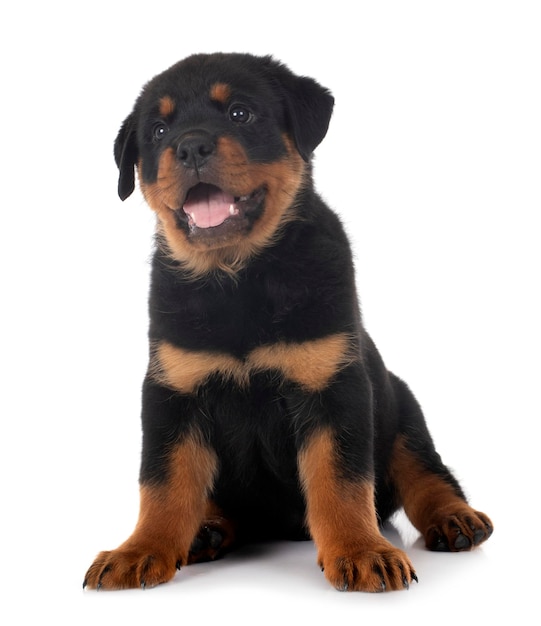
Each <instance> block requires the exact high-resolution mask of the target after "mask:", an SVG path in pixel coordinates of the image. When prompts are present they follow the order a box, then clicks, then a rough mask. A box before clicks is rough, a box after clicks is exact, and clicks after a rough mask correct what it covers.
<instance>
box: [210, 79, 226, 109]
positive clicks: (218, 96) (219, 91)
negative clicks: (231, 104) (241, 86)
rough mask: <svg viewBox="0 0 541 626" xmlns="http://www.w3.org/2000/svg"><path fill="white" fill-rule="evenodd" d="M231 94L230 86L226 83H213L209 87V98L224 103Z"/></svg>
mask: <svg viewBox="0 0 541 626" xmlns="http://www.w3.org/2000/svg"><path fill="white" fill-rule="evenodd" d="M230 96H231V87H229V85H227V84H226V83H214V85H212V87H211V88H210V99H211V100H216V101H217V102H221V103H222V104H225V103H226V102H227V100H229V97H230Z"/></svg>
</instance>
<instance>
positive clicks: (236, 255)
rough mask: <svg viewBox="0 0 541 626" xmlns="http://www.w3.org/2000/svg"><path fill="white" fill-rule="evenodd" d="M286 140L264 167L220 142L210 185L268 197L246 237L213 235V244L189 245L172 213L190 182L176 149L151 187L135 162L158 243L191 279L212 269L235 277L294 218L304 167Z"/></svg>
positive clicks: (162, 163) (235, 147)
mask: <svg viewBox="0 0 541 626" xmlns="http://www.w3.org/2000/svg"><path fill="white" fill-rule="evenodd" d="M285 142H286V147H287V154H286V156H285V157H284V158H282V159H281V160H280V161H278V162H275V163H267V164H263V163H251V162H250V161H249V160H248V158H247V156H246V154H245V152H244V150H243V149H242V147H241V146H240V145H239V144H238V143H237V142H236V141H235V140H233V139H231V138H226V137H220V138H219V139H218V143H217V149H216V153H217V156H216V158H215V159H214V161H213V165H212V166H208V169H209V172H210V174H211V175H212V180H213V183H214V184H216V185H218V186H219V187H221V188H222V189H224V190H226V191H228V192H229V193H231V194H232V195H234V196H244V195H248V194H251V193H252V192H253V191H255V190H256V189H259V188H261V187H265V189H266V199H265V210H264V213H263V215H262V216H261V217H260V218H259V219H258V220H257V221H256V223H255V224H254V226H253V228H252V230H251V231H250V232H249V233H248V234H243V233H239V234H238V235H231V236H230V237H228V238H227V240H222V239H220V238H218V237H216V239H215V240H213V241H212V242H211V243H210V242H196V241H191V240H190V238H189V237H188V236H187V235H186V234H185V233H184V232H183V231H182V230H181V229H179V228H178V226H177V224H176V221H175V217H174V211H175V210H178V209H181V204H182V202H183V200H184V196H185V194H186V192H187V187H188V186H189V184H188V183H186V182H185V181H184V177H185V176H186V172H185V170H184V168H182V167H180V166H179V164H178V161H177V159H176V156H175V153H174V150H173V149H172V148H168V149H167V150H164V152H163V154H162V156H161V158H160V162H159V167H158V176H157V180H156V182H155V183H152V184H147V183H145V182H144V181H143V178H142V176H141V163H139V166H138V167H139V180H140V187H141V191H142V193H143V195H144V197H145V200H146V201H147V203H148V204H149V206H150V207H151V208H152V209H153V210H154V211H155V212H156V214H157V216H158V227H157V231H158V241H159V242H161V244H162V245H163V246H164V247H165V249H166V251H167V252H168V254H169V255H170V256H171V257H172V258H173V259H174V260H176V261H179V262H180V263H181V264H182V266H183V269H184V270H185V271H186V272H188V273H189V274H191V275H192V276H193V277H194V278H197V277H201V276H205V275H207V274H208V273H209V272H213V271H216V270H222V271H225V272H227V273H229V274H231V275H234V274H235V273H236V272H237V271H238V270H239V269H241V268H242V267H244V265H245V264H246V262H247V261H248V260H249V259H250V258H251V257H252V256H254V255H255V254H257V253H258V252H259V251H260V250H262V249H263V248H265V247H266V246H268V245H270V244H271V243H272V242H273V241H275V240H276V239H277V238H279V237H280V234H281V229H282V228H283V226H284V225H285V224H287V222H288V221H290V220H293V219H295V207H294V206H292V205H293V199H294V197H295V195H296V194H297V192H298V190H299V189H300V188H301V186H302V185H303V184H304V176H305V163H304V161H303V160H302V158H301V156H300V155H299V153H298V152H297V151H296V150H295V148H294V147H293V144H292V142H291V141H290V140H289V139H288V138H287V137H286V138H285ZM210 174H209V175H210ZM190 184H193V180H191V183H190Z"/></svg>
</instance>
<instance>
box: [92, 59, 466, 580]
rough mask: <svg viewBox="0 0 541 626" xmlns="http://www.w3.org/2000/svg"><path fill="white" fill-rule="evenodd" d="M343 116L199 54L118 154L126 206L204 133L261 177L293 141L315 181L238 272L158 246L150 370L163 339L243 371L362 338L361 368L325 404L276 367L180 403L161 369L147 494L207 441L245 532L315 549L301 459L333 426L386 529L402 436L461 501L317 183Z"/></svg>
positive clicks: (132, 128)
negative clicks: (195, 436) (320, 162)
mask: <svg viewBox="0 0 541 626" xmlns="http://www.w3.org/2000/svg"><path fill="white" fill-rule="evenodd" d="M215 83H224V84H226V85H228V86H232V89H233V92H234V96H232V100H233V101H234V102H241V103H243V104H246V105H248V106H249V107H250V110H251V111H255V120H256V121H254V123H251V124H240V125H239V124H237V125H232V123H231V119H230V118H228V116H227V109H226V108H224V106H222V105H221V104H220V103H216V102H213V101H211V100H210V99H209V96H208V94H209V89H210V87H211V86H212V85H213V84H215ZM171 94H172V95H173V96H174V101H175V107H176V108H175V111H174V113H172V114H171V115H170V118H169V119H168V120H167V124H168V126H167V136H166V138H165V139H164V140H160V141H157V140H156V138H155V137H154V136H153V132H154V131H155V128H156V124H157V123H158V124H159V123H162V122H163V121H160V120H161V118H160V114H159V111H158V108H159V102H160V99H161V98H163V97H164V96H170V95H171ZM332 107H333V98H332V96H331V94H330V93H329V92H328V91H327V90H326V89H324V88H322V87H321V86H320V85H318V84H317V83H316V82H315V81H314V80H312V79H310V78H304V77H298V76H295V75H294V74H293V73H291V72H290V71H289V70H288V69H287V68H286V67H285V66H283V65H281V64H279V63H277V62H276V61H274V60H273V59H272V58H271V57H262V58H259V57H254V56H251V55H242V54H232V55H223V54H215V55H195V56H193V57H190V58H188V59H186V60H184V61H182V62H181V63H179V64H177V65H175V66H173V67H172V68H170V69H169V70H167V71H166V72H165V73H163V74H161V75H159V76H157V77H156V78H154V79H153V80H151V81H150V82H149V83H148V84H147V85H146V87H145V88H144V90H143V92H142V94H141V96H140V97H139V99H138V100H137V102H136V104H135V107H134V111H133V112H132V113H131V114H130V115H129V116H128V118H127V119H126V121H125V122H124V124H123V126H122V128H121V130H120V132H119V134H118V137H117V140H116V143H115V159H116V162H117V165H118V167H119V170H120V179H119V195H120V197H121V198H122V199H125V198H126V197H128V196H129V195H130V193H131V192H132V191H133V189H134V184H135V178H134V167H135V166H136V165H137V164H138V163H140V169H139V175H140V176H141V179H142V183H143V184H148V185H152V184H154V183H155V182H156V181H157V178H158V166H159V162H160V158H161V156H162V155H163V154H164V151H165V150H166V149H170V148H173V150H177V151H178V149H177V147H176V146H177V145H178V143H179V141H180V138H181V137H182V136H183V134H185V133H186V132H188V131H189V132H195V131H194V129H196V131H197V132H200V133H205V136H207V135H208V136H212V137H222V136H225V137H230V138H233V139H234V141H236V142H238V145H240V146H241V147H242V148H243V149H244V150H245V152H246V154H247V155H248V158H249V160H250V162H251V163H254V164H257V165H258V166H260V165H263V166H264V165H265V164H273V163H276V162H279V161H280V159H282V158H283V157H284V155H285V154H286V152H287V147H286V144H285V143H284V142H285V140H284V137H289V138H291V139H292V140H293V142H294V144H295V146H296V150H297V151H298V153H299V154H300V155H301V157H302V159H303V160H304V161H305V162H307V163H308V167H307V170H306V174H305V180H304V183H303V184H302V185H301V186H300V187H299V189H298V191H297V192H296V196H295V197H293V198H291V199H290V204H291V208H290V209H288V210H291V211H294V214H295V218H294V219H292V220H289V221H287V220H286V221H285V222H284V223H283V225H282V227H281V230H280V233H279V235H278V236H276V237H275V238H274V239H273V240H272V241H270V242H269V243H268V244H267V245H265V246H263V247H262V248H261V249H260V250H258V251H257V253H256V254H253V255H252V257H251V258H250V259H248V260H247V262H246V263H244V264H243V265H242V267H239V268H237V269H236V271H235V272H234V273H233V275H232V274H231V273H227V272H224V271H222V270H220V269H216V270H215V271H211V272H208V273H206V274H204V275H197V276H194V275H193V272H187V271H185V270H184V269H183V263H182V261H179V260H178V259H174V258H172V255H171V251H170V248H169V247H168V246H167V245H162V243H163V242H161V240H160V239H159V240H158V243H157V246H156V250H155V253H154V258H153V262H152V277H151V291H150V300H149V314H150V327H149V339H150V345H151V358H152V350H153V349H154V346H156V345H159V344H160V342H164V341H165V342H167V343H168V344H171V345H173V346H177V347H179V348H182V349H185V350H189V351H192V352H194V353H197V352H205V353H216V354H217V355H220V354H221V355H223V354H226V355H230V356H231V357H234V358H235V359H237V360H238V361H239V362H243V360H245V359H246V358H247V357H248V355H249V354H250V353H251V352H252V351H253V350H255V349H257V348H258V347H259V346H262V345H264V346H266V345H276V344H278V343H282V344H286V345H289V344H303V343H304V342H312V341H315V340H319V339H323V338H326V337H329V336H332V335H336V334H339V333H342V334H346V335H347V336H348V337H349V338H350V342H351V347H352V350H353V351H354V354H355V358H354V359H352V360H351V362H350V363H349V364H347V365H346V366H344V367H342V368H340V369H339V370H337V371H336V373H335V374H334V375H333V376H332V378H331V380H330V381H329V383H328V384H327V385H325V387H324V388H322V389H317V390H315V391H307V390H306V389H305V388H303V387H302V385H299V384H298V383H297V382H295V381H293V380H289V379H288V378H287V376H284V375H282V374H281V373H280V371H278V370H274V369H269V370H268V371H257V372H253V373H251V375H250V377H249V382H248V384H246V385H239V384H236V382H235V381H232V380H230V379H227V378H224V377H223V376H221V375H219V374H217V373H214V374H212V375H210V376H209V378H208V379H207V380H206V381H205V382H204V383H203V384H201V385H198V386H197V389H196V390H195V391H193V392H192V393H180V392H178V391H175V390H174V389H172V388H170V387H169V386H167V385H164V384H162V383H160V382H159V381H157V380H156V377H155V376H154V375H153V374H152V371H149V375H148V376H147V378H146V379H145V382H144V386H143V411H142V422H143V452H142V463H141V472H140V480H141V484H142V485H150V486H157V487H159V486H160V485H166V484H167V483H168V480H169V474H168V471H169V470H168V468H169V465H168V463H169V456H168V450H171V449H172V448H173V447H174V446H175V445H176V444H178V443H179V442H182V441H183V440H184V439H185V437H186V436H187V435H189V433H191V432H193V431H194V429H196V430H197V432H199V433H200V434H201V436H202V437H203V440H204V442H205V445H206V446H208V447H209V449H212V450H214V451H215V452H216V454H217V457H218V460H219V469H218V475H217V478H216V480H215V483H214V486H213V490H212V493H211V498H212V499H213V501H214V502H216V504H217V505H219V507H220V508H221V509H222V510H223V511H224V513H225V515H226V516H227V517H228V518H231V519H234V520H235V522H236V523H237V524H238V528H239V537H240V538H241V539H244V540H257V539H269V538H284V537H287V538H303V537H304V538H307V537H308V536H309V532H308V529H307V527H306V522H305V516H306V511H305V498H304V495H303V490H302V488H301V484H300V479H299V474H298V465H297V457H298V454H299V451H301V450H303V448H304V446H305V445H306V442H307V441H308V439H309V437H310V436H311V435H312V434H313V433H314V432H316V431H318V430H319V429H322V428H326V429H330V431H331V432H332V433H333V438H334V445H335V450H336V459H335V462H336V467H337V472H338V477H339V480H340V481H343V482H344V483H351V484H356V483H359V482H362V481H373V482H374V484H375V493H376V508H377V513H378V517H379V520H380V521H382V520H384V519H386V518H388V517H389V516H390V515H391V514H393V513H394V512H395V511H396V510H397V508H398V507H400V506H401V505H402V502H401V499H400V496H399V493H398V491H397V488H396V485H395V484H394V483H393V480H392V479H391V473H390V464H391V457H392V454H393V446H394V444H395V442H396V441H397V439H399V438H400V439H402V440H403V441H404V442H405V445H406V447H407V449H408V450H409V452H410V453H411V455H412V458H413V459H416V460H417V461H418V462H419V466H420V467H422V468H424V471H426V472H427V473H428V474H430V475H433V476H437V477H439V478H441V479H442V480H443V482H444V483H446V484H448V485H450V486H451V487H452V490H453V492H454V494H456V496H457V497H458V498H460V499H464V494H463V492H462V490H461V488H460V486H459V484H458V483H457V481H456V479H455V478H454V477H453V476H452V474H451V473H450V471H449V470H448V469H447V467H446V466H445V465H443V463H442V461H441V459H440V457H439V455H438V454H437V452H436V450H435V448H434V445H433V442H432V439H431V437H430V435H429V432H428V429H427V427H426V425H425V421H424V418H423V415H422V412H421V409H420V407H419V405H418V403H417V402H416V400H415V398H414V397H413V395H412V394H411V392H410V391H409V389H408V387H407V386H406V384H405V383H404V382H402V381H401V380H400V379H398V378H397V377H396V376H394V375H393V374H391V373H390V372H388V371H387V369H386V367H385V365H384V363H383V361H382V359H381V357H380V355H379V353H378V351H377V349H376V347H375V345H374V343H373V342H372V341H371V339H370V337H369V336H368V334H367V333H366V331H365V329H364V327H363V325H362V322H361V315H360V310H359V305H358V300H357V294H356V290H355V277H354V269H353V262H352V256H351V251H350V246H349V243H348V239H347V237H346V234H345V232H344V229H343V227H342V224H341V222H340V220H339V219H338V217H337V216H336V214H335V213H334V212H333V211H331V210H330V209H329V207H328V206H327V205H326V204H325V203H324V202H323V201H322V199H321V198H320V197H319V195H318V194H317V193H316V192H315V190H314V187H313V185H312V180H311V172H310V167H309V162H310V158H311V154H312V152H313V150H314V149H315V148H316V146H317V145H318V144H319V143H320V141H321V140H322V139H323V137H324V136H325V134H326V132H327V128H328V124H329V120H330V117H331V112H332ZM162 117H163V116H162ZM202 169H204V168H202ZM198 174H199V173H198ZM261 210H262V209H261ZM179 215H180V216H179V218H178V219H179V222H178V224H177V225H178V228H179V229H184V230H185V231H186V233H187V236H188V237H189V233H190V230H189V227H188V226H187V224H186V220H185V216H184V215H183V214H182V213H181V212H180V213H179ZM258 218H259V217H258V216H257V217H255V218H254V221H257V219H258ZM252 227H253V225H250V226H249V227H247V232H246V237H250V236H251V228H252ZM306 367H307V368H309V367H310V363H306ZM104 571H108V570H107V568H105V569H104ZM103 575H104V574H103V573H102V574H101V576H102V577H103ZM412 577H413V578H414V574H412ZM100 581H101V578H100ZM100 584H101V582H100ZM98 586H99V585H98Z"/></svg>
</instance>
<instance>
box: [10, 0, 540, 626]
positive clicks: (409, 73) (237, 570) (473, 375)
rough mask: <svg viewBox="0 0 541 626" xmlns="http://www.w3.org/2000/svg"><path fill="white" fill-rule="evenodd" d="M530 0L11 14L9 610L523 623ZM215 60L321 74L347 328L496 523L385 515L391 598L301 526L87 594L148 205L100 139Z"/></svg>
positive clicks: (109, 482) (135, 308) (125, 496)
mask: <svg viewBox="0 0 541 626" xmlns="http://www.w3.org/2000/svg"><path fill="white" fill-rule="evenodd" d="M538 7H539V3H537V2H533V1H532V2H526V1H521V0H512V1H508V2H503V1H499V0H490V1H487V2H480V1H477V0H467V1H461V0H458V1H457V0H454V1H453V2H438V1H436V0H427V1H425V2H421V1H411V2H410V1H408V2H406V1H397V2H387V1H385V0H379V1H373V2H363V1H360V2H356V3H352V2H350V1H348V2H341V1H339V0H335V1H334V2H325V3H324V2H313V1H310V2H292V1H287V2H282V1H279V0H274V1H273V2H268V3H255V2H247V1H245V2H219V3H218V2H195V1H194V2H181V1H175V2H167V1H165V0H164V1H162V2H138V1H136V0H131V1H129V2H123V1H118V2H110V3H105V2H102V3H99V2H98V3H79V2H59V1H54V0H51V1H49V2H37V1H36V2H19V3H17V5H16V8H15V3H14V2H10V3H7V2H5V3H3V5H2V9H0V13H1V15H0V23H1V30H2V33H1V38H0V46H1V50H0V53H1V54H0V63H1V69H2V73H1V80H2V95H1V96H0V103H1V104H0V106H1V107H2V110H1V112H0V124H1V145H0V159H1V167H0V176H1V183H2V192H3V193H2V207H1V209H0V254H1V264H0V267H1V272H2V276H1V287H2V291H1V294H2V305H1V313H0V314H1V316H2V323H1V328H0V332H1V337H0V339H1V344H0V345H1V353H0V354H1V359H2V361H1V366H2V376H1V381H2V389H1V400H0V407H1V420H2V422H1V424H2V434H1V436H0V446H1V449H0V462H1V463H2V468H1V477H2V483H1V484H2V500H1V502H2V503H1V519H0V524H1V541H2V549H1V557H0V558H1V562H0V572H1V573H0V620H1V621H2V622H3V623H5V624H10V625H11V624H32V623H42V622H43V621H45V620H52V621H54V623H56V624H70V625H73V624H77V625H79V624H93V623H98V624H103V625H108V624H116V623H121V624H127V623H131V624H146V623H150V622H152V623H165V622H166V621H167V623H181V624H184V625H186V624H190V623H197V624H203V625H205V624H216V623H221V620H225V621H226V623H227V622H228V621H230V622H231V623H237V624H253V623H258V622H260V621H263V622H268V623H276V622H278V623H285V624H294V623H301V624H304V623H309V621H310V620H313V619H314V620H316V622H317V623H319V622H320V621H321V622H323V621H325V620H326V621H331V623H337V624H338V623H340V621H341V620H345V619H347V620H348V621H349V622H350V623H352V622H351V620H356V621H355V622H354V623H366V622H365V620H366V619H373V618H375V619H377V620H383V623H388V622H389V623H390V620H392V619H396V620H397V622H399V623H403V624H416V625H422V624H435V623H436V624H455V623H460V622H461V621H462V622H464V623H467V624H472V623H475V622H478V621H479V620H483V621H484V622H488V621H490V620H492V619H495V618H503V619H512V618H513V617H514V616H515V615H518V614H517V612H518V611H519V610H523V609H524V610H526V611H532V610H533V611H536V612H538V610H537V609H533V601H534V596H532V595H531V594H532V593H533V592H534V591H533V590H535V589H536V588H537V586H538V582H537V580H536V576H537V570H538V565H539V564H538V561H539V539H538V534H539V533H538V528H537V524H538V515H537V507H538V494H539V465H538V456H539V445H538V434H537V432H538V430H537V428H538V424H539V418H540V412H541V411H540V400H539V398H540V389H539V351H540V349H541V345H540V343H541V342H540V333H539V314H540V307H539V267H540V255H539V226H538V222H537V220H536V218H537V216H538V214H539V209H540V207H541V201H540V199H541V187H540V165H541V91H540V89H541V72H540V70H541V43H540V42H541V36H540V33H541V20H540V13H539V10H538ZM353 8H354V9H355V13H352V10H353ZM216 50H223V51H247V52H253V53H264V54H266V53H272V54H274V55H275V56H276V57H277V58H279V59H281V60H282V61H284V62H286V63H287V64H288V65H289V66H290V67H291V68H292V69H293V70H294V71H296V72H298V73H302V74H307V75H311V76H313V77H315V78H316V79H317V80H319V81H320V82H321V83H322V84H323V85H325V86H327V87H329V88H330V89H331V90H332V91H333V93H334V95H335V97H336V108H335V113H334V118H333V121H332V123H331V126H330V129H329V133H328V136H327V138H326V140H325V141H324V142H323V144H322V145H321V146H320V147H319V149H318V150H317V152H316V161H315V177H316V181H317V186H318V188H319V190H320V192H321V193H322V195H323V196H324V197H325V199H326V200H327V201H328V202H329V203H330V205H331V206H332V207H334V208H335V209H336V210H337V211H338V212H339V214H340V215H341V216H342V218H343V220H344V222H345V224H346V226H347V228H348V231H349V233H350V236H351V240H352V245H353V247H354V251H355V257H356V265H357V270H358V284H359V292H360V294H361V298H362V304H363V312H364V317H365V322H366V325H367V327H368V329H369V331H370V333H371V334H372V336H373V338H374V339H375V341H376V343H377V344H378V346H379V348H380V350H381V352H382V353H383V356H384V358H385V359H386V361H387V364H388V366H389V367H390V368H391V369H393V370H395V371H396V372H397V373H398V374H400V375H401V376H402V377H403V378H405V379H406V380H407V381H408V382H409V383H410V385H411V386H412V388H413V389H414V391H415V393H416V395H417V396H418V398H419V399H420V401H421V403H422V405H423V407H424V409H425V412H426V415H427V419H428V422H429V425H430V428H431V431H432V433H433V436H434V438H435V440H436V442H437V444H438V448H439V450H440V452H441V454H442V456H443V458H444V460H445V461H446V462H447V463H448V464H449V465H450V466H451V467H452V468H454V470H455V471H456V474H457V475H458V477H459V478H460V479H461V480H462V481H463V484H464V487H465V489H466V491H467V493H468V494H469V495H470V497H471V501H472V504H473V505H474V506H475V507H478V508H479V509H481V510H484V511H486V512H487V513H488V514H489V515H490V516H491V517H492V518H493V521H494V523H495V528H496V530H495V533H494V536H493V538H492V539H491V540H490V541H489V542H488V543H487V544H486V545H485V546H484V547H483V548H482V549H479V550H477V551H475V552H473V553H468V554H458V555H456V554H455V555H450V554H443V555H442V554H432V553H428V552H427V551H425V550H424V549H423V547H422V544H421V542H420V541H419V540H418V539H417V538H416V535H415V534H414V533H412V532H411V529H408V528H407V526H404V525H401V524H399V526H400V528H402V536H400V535H398V534H397V532H396V531H395V530H393V529H389V530H387V531H386V532H387V534H388V536H389V537H391V539H392V540H393V541H395V542H397V543H403V544H404V545H405V547H406V549H407V550H408V552H409V553H410V555H411V558H412V560H413V562H414V564H415V566H416V568H417V572H418V575H419V580H420V582H419V584H418V585H413V587H412V588H411V589H410V591H409V592H396V593H390V594H385V595H377V596H373V595H368V594H343V593H342V594H341V593H338V592H336V591H334V590H333V589H331V588H330V587H329V586H328V585H327V583H326V582H325V579H324V577H323V575H322V574H321V573H320V572H319V570H318V568H317V566H316V565H315V550H314V548H313V546H312V545H311V544H310V543H302V544H279V545H277V546H261V547H259V548H256V549H254V550H251V551H247V552H245V553H243V554H239V555H235V556H231V557H230V558H227V559H225V560H223V561H221V562H220V563H215V564H210V565H200V566H194V567H192V568H187V569H184V570H183V571H181V572H180V573H179V574H178V575H177V577H176V578H175V580H174V581H173V582H172V583H170V584H167V585H163V586H161V587H159V588H158V589H154V590H151V591H145V592H142V591H138V590H137V591H130V592H121V593H95V592H83V591H82V589H81V582H82V579H83V575H84V573H85V571H86V568H87V567H88V565H89V564H90V562H91V561H92V559H93V557H94V556H95V554H96V553H97V552H98V551H99V550H102V549H108V548H113V547H115V546H116V545H118V544H119V543H120V542H121V541H123V540H124V539H125V538H126V537H127V535H128V534H129V533H130V532H131V530H132V528H133V525H134V523H135V519H136V515H137V507H138V487H137V473H138V465H139V447H140V427H139V402H140V397H139V394H140V385H141V381H142V377H143V374H144V370H145V365H146V328H147V318H146V295H147V288H148V260H149V256H150V250H151V238H152V228H153V216H152V215H151V212H150V210H149V209H148V208H147V207H146V206H145V205H144V203H143V201H142V199H141V197H140V195H139V194H138V193H136V194H134V195H133V196H132V197H131V198H130V199H129V200H127V201H126V202H124V203H121V202H120V200H119V199H118V197H117V195H116V181H117V171H116V167H115V164H114V161H113V157H112V145H113V140H114V138H115V135H116V132H117V130H118V128H119V126H120V123H121V122H122V120H123V119H124V117H125V116H126V115H127V114H128V113H129V111H130V108H131V106H132V104H133V102H134V100H135V98H136V96H137V95H138V93H139V90H140V88H141V86H142V85H143V83H144V82H146V81H147V80H148V79H149V78H150V77H151V76H153V75H154V74H156V73H158V72H160V71H162V70H163V69H165V68H166V67H168V66H169V65H171V64H172V63H174V62H176V61H177V60H179V59H180V58H182V57H184V56H186V55H188V54H191V53H194V52H211V51H216ZM534 614H535V613H532V614H531V615H530V618H529V619H530V620H531V619H534V618H533V615H534ZM8 615H9V617H7V616H8ZM528 623H531V621H528Z"/></svg>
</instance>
